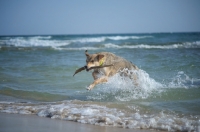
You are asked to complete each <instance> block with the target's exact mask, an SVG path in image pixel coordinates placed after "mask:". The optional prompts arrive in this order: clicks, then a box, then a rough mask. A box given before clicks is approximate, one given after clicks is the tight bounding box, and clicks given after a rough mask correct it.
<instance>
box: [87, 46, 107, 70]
mask: <svg viewBox="0 0 200 132" xmlns="http://www.w3.org/2000/svg"><path fill="white" fill-rule="evenodd" d="M85 55H86V66H87V69H89V68H90V67H94V66H102V65H103V59H104V55H102V54H88V52H87V50H86V51H85Z"/></svg>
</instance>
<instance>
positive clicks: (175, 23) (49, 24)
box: [0, 0, 200, 35]
mask: <svg viewBox="0 0 200 132" xmlns="http://www.w3.org/2000/svg"><path fill="white" fill-rule="evenodd" d="M192 31H197V32H199V31H200V0H0V35H39V34H44V35H45V34H96V33H152V32H192Z"/></svg>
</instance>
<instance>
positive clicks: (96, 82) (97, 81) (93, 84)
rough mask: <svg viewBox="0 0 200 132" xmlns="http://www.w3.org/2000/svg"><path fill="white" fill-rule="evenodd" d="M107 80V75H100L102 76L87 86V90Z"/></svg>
mask: <svg viewBox="0 0 200 132" xmlns="http://www.w3.org/2000/svg"><path fill="white" fill-rule="evenodd" d="M107 81H108V77H107V76H103V77H100V78H98V79H96V80H94V82H93V83H92V84H90V86H89V87H88V88H87V90H92V89H93V88H94V87H95V86H96V85H97V84H100V83H104V82H107Z"/></svg>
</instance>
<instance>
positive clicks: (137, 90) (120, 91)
mask: <svg viewBox="0 0 200 132" xmlns="http://www.w3.org/2000/svg"><path fill="white" fill-rule="evenodd" d="M124 71H126V72H127V73H128V76H125V75H123V74H121V73H124ZM134 75H136V76H137V79H136V81H134V79H132V78H134ZM98 87H100V88H99V89H97V91H95V92H92V95H89V96H87V98H88V99H93V100H105V101H106V100H110V101H111V100H112V101H113V100H117V101H130V100H133V99H145V98H148V97H149V96H152V95H155V93H160V92H161V91H162V87H163V86H162V84H160V83H158V82H156V81H155V80H154V79H152V78H150V77H149V74H148V73H146V72H145V71H143V70H131V71H130V70H127V69H124V70H122V71H121V72H119V73H117V74H116V75H115V76H113V77H111V78H109V80H108V82H107V83H105V84H102V85H100V86H98Z"/></svg>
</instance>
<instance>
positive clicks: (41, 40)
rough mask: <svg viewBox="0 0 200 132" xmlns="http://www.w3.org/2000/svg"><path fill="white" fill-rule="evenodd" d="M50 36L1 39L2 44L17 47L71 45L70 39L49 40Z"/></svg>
mask: <svg viewBox="0 0 200 132" xmlns="http://www.w3.org/2000/svg"><path fill="white" fill-rule="evenodd" d="M50 38H51V36H49V37H40V36H36V37H30V38H23V37H16V38H10V39H8V40H1V43H2V44H6V45H7V46H16V47H37V46H40V47H59V46H65V45H69V44H70V42H69V41H67V40H66V41H63V40H62V41H59V40H49V39H50Z"/></svg>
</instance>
